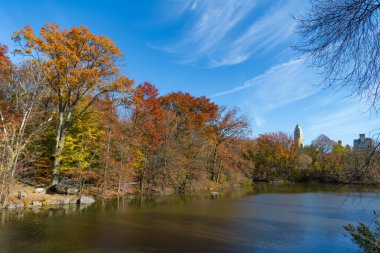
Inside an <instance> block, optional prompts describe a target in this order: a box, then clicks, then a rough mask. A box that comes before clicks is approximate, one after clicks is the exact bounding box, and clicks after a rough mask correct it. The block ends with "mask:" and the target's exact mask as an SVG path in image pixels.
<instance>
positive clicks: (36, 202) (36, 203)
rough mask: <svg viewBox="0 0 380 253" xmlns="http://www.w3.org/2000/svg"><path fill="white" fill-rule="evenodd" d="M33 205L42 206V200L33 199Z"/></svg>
mask: <svg viewBox="0 0 380 253" xmlns="http://www.w3.org/2000/svg"><path fill="white" fill-rule="evenodd" d="M32 206H42V202H41V201H38V200H33V201H32Z"/></svg>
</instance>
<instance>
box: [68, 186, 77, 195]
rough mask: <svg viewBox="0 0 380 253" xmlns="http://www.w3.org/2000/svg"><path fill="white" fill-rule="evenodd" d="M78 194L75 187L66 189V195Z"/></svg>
mask: <svg viewBox="0 0 380 253" xmlns="http://www.w3.org/2000/svg"><path fill="white" fill-rule="evenodd" d="M78 192H79V190H78V189H77V188H75V187H70V188H68V189H67V191H66V193H67V194H69V195H75V194H77V193H78Z"/></svg>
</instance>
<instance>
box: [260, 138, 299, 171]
mask: <svg viewBox="0 0 380 253" xmlns="http://www.w3.org/2000/svg"><path fill="white" fill-rule="evenodd" d="M256 142H257V145H256V154H255V158H254V159H255V161H256V167H257V168H259V169H261V171H262V173H263V176H264V177H266V176H267V175H269V176H274V177H286V178H289V177H290V176H291V170H292V169H293V168H294V166H295V163H296V159H297V153H296V152H297V145H296V144H295V142H294V139H293V138H292V137H291V136H290V135H287V134H286V133H284V132H275V133H267V134H262V135H260V136H259V138H257V139H256Z"/></svg>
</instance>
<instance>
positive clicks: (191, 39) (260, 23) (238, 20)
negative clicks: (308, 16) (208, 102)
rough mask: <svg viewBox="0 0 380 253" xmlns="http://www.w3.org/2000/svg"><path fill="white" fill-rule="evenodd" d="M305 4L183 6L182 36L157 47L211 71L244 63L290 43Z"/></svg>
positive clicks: (234, 0) (237, 0) (229, 0)
mask: <svg viewBox="0 0 380 253" xmlns="http://www.w3.org/2000/svg"><path fill="white" fill-rule="evenodd" d="M302 2H303V1H301V2H300V1H297V0H290V1H285V2H283V1H280V2H277V3H272V2H266V3H265V5H269V6H270V7H269V8H262V7H263V5H264V4H263V3H262V2H260V1H257V0H251V1H245V0H225V1H223V3H221V2H220V1H219V0H209V1H193V2H190V4H189V3H186V5H184V4H181V6H180V7H179V8H180V10H181V11H180V13H181V15H187V22H186V23H185V25H184V29H183V32H182V35H181V36H180V38H177V39H176V40H175V42H172V43H167V44H166V45H164V46H154V47H155V48H156V49H161V50H164V51H166V52H169V53H172V54H174V55H176V56H177V57H178V59H179V60H180V62H182V63H192V62H196V61H205V62H206V64H207V66H208V67H219V66H223V65H234V64H238V63H242V62H244V61H246V60H248V59H249V58H250V57H251V56H252V55H254V54H257V53H259V52H260V53H263V52H264V51H267V50H271V49H272V48H273V47H275V46H277V45H279V44H281V43H284V42H285V41H287V40H288V39H289V37H290V36H291V35H292V31H293V28H294V20H293V19H292V18H291V14H294V12H295V11H297V10H298V9H300V6H302V4H300V3H302ZM184 10H187V11H184ZM177 17H178V16H177Z"/></svg>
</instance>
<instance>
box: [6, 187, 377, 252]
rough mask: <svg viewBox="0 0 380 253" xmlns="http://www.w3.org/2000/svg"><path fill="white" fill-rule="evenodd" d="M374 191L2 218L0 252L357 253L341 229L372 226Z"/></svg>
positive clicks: (262, 195) (107, 206)
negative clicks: (348, 224) (369, 224)
mask: <svg viewBox="0 0 380 253" xmlns="http://www.w3.org/2000/svg"><path fill="white" fill-rule="evenodd" d="M379 204H380V198H379V196H378V195H377V192H376V191H375V189H369V190H368V189H360V188H358V187H347V186H344V187H338V188H337V186H331V185H317V184H313V185H302V184H294V185H282V186H274V185H267V184H259V185H257V186H256V187H255V189H254V190H253V191H250V192H245V191H235V192H233V193H225V194H223V195H222V196H221V197H220V198H217V199H213V198H212V196H210V195H208V194H203V195H202V194H199V195H194V196H186V197H184V196H182V197H181V196H169V197H166V198H160V199H156V200H149V199H145V200H141V199H133V200H131V199H119V200H114V201H108V202H103V203H101V202H97V203H95V204H93V205H91V206H89V207H83V206H82V207H76V206H74V207H70V208H66V209H64V208H62V209H49V210H26V211H13V212H8V211H2V212H1V213H0V215H1V218H2V219H1V223H0V252H2V253H6V252H12V253H13V252H22V253H23V252H25V253H34V252H55V253H59V252H83V253H90V252H91V253H95V252H96V253H98V252H99V253H100V252H107V253H108V252H110V253H112V252H165V253H167V252H197V253H198V252H358V247H357V246H355V245H354V244H353V243H352V242H351V240H350V238H349V237H348V236H347V234H346V232H345V231H344V229H343V227H342V226H343V225H344V224H347V223H355V224H356V223H357V221H365V222H369V223H370V222H371V221H372V220H373V219H374V218H375V217H374V214H373V211H374V210H378V209H379V206H380V205H379Z"/></svg>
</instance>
